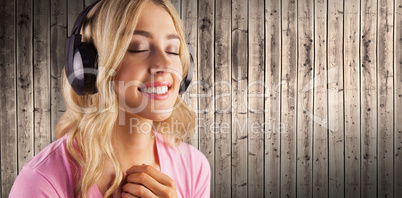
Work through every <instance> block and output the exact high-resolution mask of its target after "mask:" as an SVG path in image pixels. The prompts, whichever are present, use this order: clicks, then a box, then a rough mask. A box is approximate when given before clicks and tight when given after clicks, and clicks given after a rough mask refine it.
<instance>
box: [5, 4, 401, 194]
mask: <svg viewBox="0 0 402 198" xmlns="http://www.w3.org/2000/svg"><path fill="white" fill-rule="evenodd" d="M93 1H94V0H69V1H67V0H52V1H45V0H28V1H25V0H14V1H1V2H0V24H1V25H0V26H1V28H0V46H1V48H0V57H1V59H0V76H1V78H0V105H1V107H0V108H1V111H0V142H1V145H0V151H1V152H0V165H1V172H0V178H1V187H0V194H1V197H8V193H9V191H10V188H11V187H12V184H13V182H14V180H15V178H16V176H17V175H18V172H19V170H21V167H22V166H23V165H24V164H25V163H26V162H27V161H28V160H29V159H30V158H31V157H32V156H34V155H35V154H37V153H38V152H40V150H41V149H43V148H44V147H45V146H46V145H48V144H49V143H51V142H52V141H54V140H55V135H54V132H53V131H54V128H55V126H56V124H57V120H58V119H59V118H60V116H61V115H62V113H63V112H64V111H65V106H64V102H63V97H62V94H61V92H60V84H61V82H60V79H61V78H60V76H61V71H62V65H64V43H65V38H66V36H67V34H68V33H69V32H70V31H71V28H72V25H73V23H74V20H75V18H76V16H77V15H78V13H79V12H80V11H81V10H82V9H83V8H84V7H85V6H88V5H89V4H90V3H92V2H93ZM172 3H173V5H174V6H175V8H176V9H177V11H178V13H179V15H180V16H181V18H182V19H183V22H184V27H185V29H186V36H187V39H188V42H189V43H191V44H192V45H193V49H194V54H195V65H196V68H195V70H194V79H193V83H192V84H191V87H190V89H189V91H188V92H187V93H186V94H185V95H184V96H183V97H184V99H185V101H187V103H188V104H189V106H190V107H191V108H192V109H193V110H194V111H196V112H197V115H198V121H197V127H198V128H197V131H196V134H195V135H194V136H193V137H192V138H191V139H189V140H186V141H187V142H188V143H191V144H192V145H194V146H195V147H196V148H198V149H200V150H201V151H202V152H203V153H204V154H205V156H206V157H207V159H208V160H209V162H210V165H211V171H212V178H211V197H402V170H401V167H402V149H401V148H402V0H351V1H346V0H344V1H338V0H282V1H281V0H248V1H244V0H198V1H195V0H172Z"/></svg>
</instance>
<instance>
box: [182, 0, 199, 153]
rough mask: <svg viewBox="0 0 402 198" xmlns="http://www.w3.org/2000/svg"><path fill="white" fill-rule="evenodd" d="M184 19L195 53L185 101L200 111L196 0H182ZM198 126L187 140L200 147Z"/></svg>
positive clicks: (193, 108)
mask: <svg viewBox="0 0 402 198" xmlns="http://www.w3.org/2000/svg"><path fill="white" fill-rule="evenodd" d="M182 7H183V10H182V13H183V14H182V15H183V16H182V20H183V24H184V30H185V32H186V39H187V43H190V44H191V45H192V47H193V55H194V68H193V70H194V71H193V79H192V82H191V84H190V86H189V88H188V90H187V91H186V92H185V93H184V94H183V98H184V101H185V102H186V103H187V104H188V106H189V107H190V109H191V110H193V111H194V112H197V111H198V98H197V91H198V76H197V74H198V67H197V65H198V56H197V55H198V50H197V47H198V45H197V44H198V43H197V28H198V25H197V22H198V21H197V15H198V12H197V2H196V1H182ZM198 134H199V132H198V128H197V127H196V129H195V132H194V135H193V136H192V137H191V139H190V140H187V141H186V142H187V143H189V144H191V145H193V146H194V147H196V148H198V140H199V138H198Z"/></svg>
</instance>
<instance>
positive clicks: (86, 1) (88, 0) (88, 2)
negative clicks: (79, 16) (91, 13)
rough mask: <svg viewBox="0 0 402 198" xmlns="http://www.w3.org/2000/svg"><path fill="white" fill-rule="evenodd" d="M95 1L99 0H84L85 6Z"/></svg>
mask: <svg viewBox="0 0 402 198" xmlns="http://www.w3.org/2000/svg"><path fill="white" fill-rule="evenodd" d="M95 1H97V0H84V3H85V4H84V6H85V7H88V6H89V5H91V4H92V3H93V2H95Z"/></svg>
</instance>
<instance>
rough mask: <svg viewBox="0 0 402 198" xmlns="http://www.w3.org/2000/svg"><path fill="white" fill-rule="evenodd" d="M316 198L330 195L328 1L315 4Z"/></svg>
mask: <svg viewBox="0 0 402 198" xmlns="http://www.w3.org/2000/svg"><path fill="white" fill-rule="evenodd" d="M314 9H315V10H314V37H315V39H314V54H313V56H314V59H315V60H314V78H313V81H314V86H313V88H314V89H313V90H314V100H313V101H314V104H313V106H314V109H313V112H314V113H313V115H312V116H311V117H310V116H309V117H310V119H313V138H312V140H313V156H312V159H313V184H312V186H313V192H312V194H313V197H327V196H328V179H327V178H328V103H327V101H328V98H327V96H328V93H327V90H328V89H327V86H328V83H329V82H328V78H327V76H328V66H327V57H328V56H327V42H328V41H327V26H328V24H327V16H328V14H327V0H315V1H314Z"/></svg>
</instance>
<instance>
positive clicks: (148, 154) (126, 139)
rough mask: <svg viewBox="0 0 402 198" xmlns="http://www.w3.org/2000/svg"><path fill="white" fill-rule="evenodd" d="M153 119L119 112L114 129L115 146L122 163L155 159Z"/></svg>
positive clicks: (128, 163)
mask: <svg viewBox="0 0 402 198" xmlns="http://www.w3.org/2000/svg"><path fill="white" fill-rule="evenodd" d="M152 124H153V121H152V120H148V119H144V118H141V117H138V116H136V115H133V114H130V113H127V112H125V111H121V110H120V112H119V116H118V120H117V121H116V124H115V126H114V129H113V135H114V148H115V149H116V154H117V155H118V158H119V160H120V162H121V163H122V165H123V166H124V164H127V165H134V164H142V163H150V162H151V161H152V160H153V159H154V155H153V152H154V144H155V139H154V134H153V132H152Z"/></svg>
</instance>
